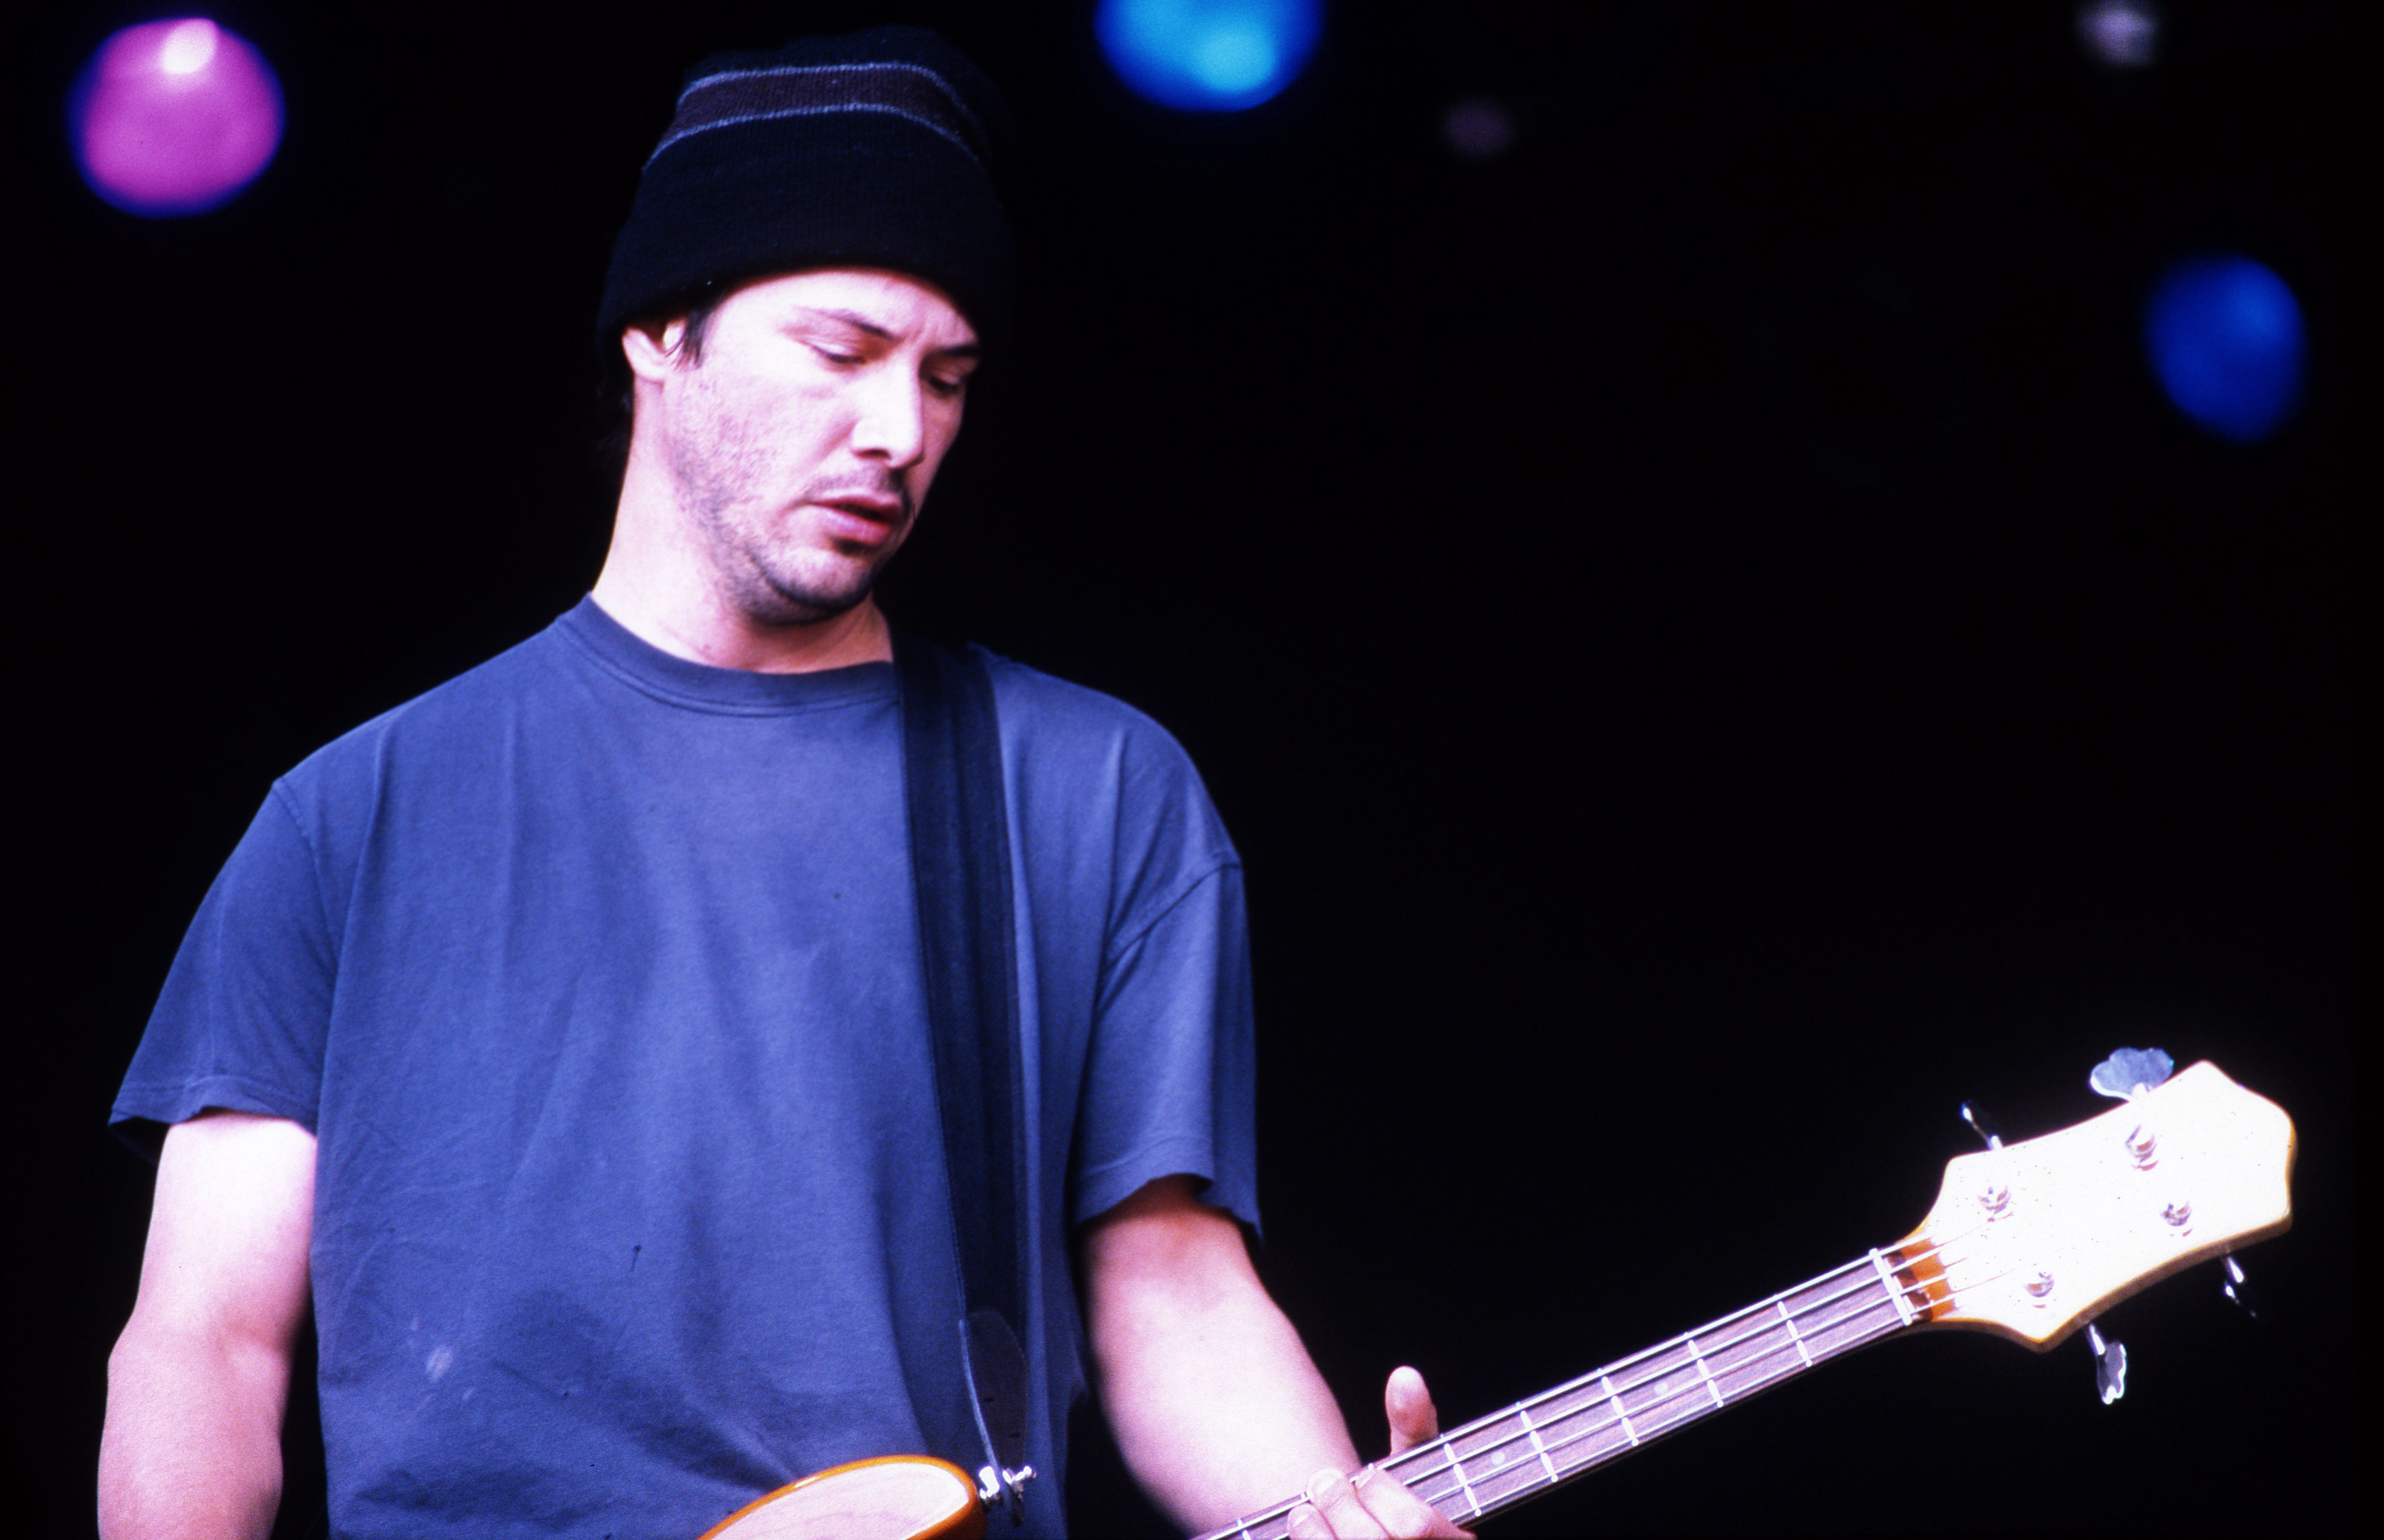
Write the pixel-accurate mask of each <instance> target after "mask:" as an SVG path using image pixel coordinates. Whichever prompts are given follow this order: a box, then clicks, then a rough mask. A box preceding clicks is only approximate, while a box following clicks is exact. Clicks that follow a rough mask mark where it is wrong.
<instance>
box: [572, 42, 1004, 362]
mask: <svg viewBox="0 0 2384 1540" xmlns="http://www.w3.org/2000/svg"><path fill="white" fill-rule="evenodd" d="M1008 132H1009V121H1008V113H1007V109H1006V108H1005V107H1004V106H1003V103H1002V100H1001V93H1000V91H999V90H998V89H997V88H996V87H995V85H994V83H993V82H992V81H990V80H988V79H987V78H986V76H985V74H984V72H983V71H981V70H979V69H978V68H976V67H975V65H973V64H971V63H970V62H969V61H968V59H967V58H966V57H964V56H962V54H961V52H960V50H958V49H956V48H954V47H953V46H952V45H951V44H950V43H947V42H945V41H944V40H943V38H941V37H940V36H938V35H937V34H936V33H934V32H931V31H926V30H925V29H924V28H918V27H880V28H876V29H875V30H873V31H865V32H855V33H853V34H851V36H847V37H813V38H800V39H798V40H796V41H795V42H793V43H788V45H787V46H785V47H784V48H780V49H778V50H776V51H775V52H771V53H734V54H717V55H714V56H713V57H711V58H708V59H706V60H704V61H703V63H702V64H700V65H698V66H697V67H696V68H694V69H692V70H690V71H689V72H688V76H687V83H686V85H685V87H684V88H683V89H682V90H681V91H680V93H679V98H678V110H677V113H676V115H674V117H673V118H672V119H671V125H670V128H669V130H667V131H666V132H664V135H663V139H662V143H660V144H658V145H656V146H655V147H654V153H653V155H652V157H651V158H649V159H648V160H647V162H646V168H645V171H644V174H643V175H642V176H641V177H640V178H639V182H638V194H637V198H636V200H635V202H633V203H632V204H631V205H630V207H629V218H628V222H627V224H626V225H624V226H623V227H622V228H621V233H620V235H619V237H618V238H617V239H616V240H615V242H614V243H613V261H612V267H611V268H610V270H609V271H608V272H607V273H606V275H605V280H604V302H603V305H602V309H601V310H600V312H599V313H598V316H597V343H598V348H599V351H600V354H602V355H603V356H605V357H606V358H607V360H608V362H609V361H610V360H612V359H615V358H617V357H618V354H619V351H620V341H619V339H620V335H621V329H622V328H623V327H624V326H627V325H628V324H630V323H631V322H634V321H642V320H648V319H652V318H654V317H660V316H664V315H668V314H669V313H671V312H672V311H673V310H676V309H678V308H680V307H682V306H684V305H686V304H688V303H689V301H691V300H697V299H701V298H703V297H706V296H709V295H714V294H718V293H723V292H726V291H727V290H728V289H730V288H733V287H735V286H736V285H737V284H739V283H740V282H743V281H745V280H747V279H755V278H761V277H764V276H766V275H769V274H773V273H785V272H793V271H797V270H799V269H801V268H805V267H890V268H893V269H895V270H896V271H898V272H903V273H908V274H911V275H912V276H913V277H915V278H922V279H926V280H927V281H928V282H930V283H933V284H935V285H936V286H937V288H939V289H941V290H943V291H944V292H946V293H948V294H950V296H951V297H952V301H953V303H954V304H958V305H959V306H960V308H961V311H962V314H963V315H965V316H967V317H968V318H969V321H970V323H971V324H972V325H974V326H975V328H976V329H977V331H978V333H979V334H980V335H981V336H984V337H985V338H986V340H987V342H988V343H989V344H990V343H991V342H994V341H995V339H996V338H997V337H998V336H999V334H1000V332H1001V331H1002V330H1003V329H1004V328H1005V327H1006V326H1007V324H1008V320H1009V310H1010V300H1011V287H1012V269H1013V266H1014V258H1013V255H1012V243H1011V233H1010V221H1009V219H1008V218H1007V217H1005V216H1004V215H1003V213H1002V209H1001V204H1000V199H999V198H998V197H997V196H996V195H995V191H994V180H993V172H994V166H995V160H996V156H997V154H998V153H999V151H1000V149H1002V148H1003V147H1004V145H1003V143H1002V142H1003V141H1005V140H1006V139H1007V137H1008Z"/></svg>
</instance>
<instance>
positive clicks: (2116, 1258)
mask: <svg viewBox="0 0 2384 1540" xmlns="http://www.w3.org/2000/svg"><path fill="white" fill-rule="evenodd" d="M2292 1169H2293V1124H2292V1120H2291V1119H2290V1118H2288V1117H2287V1116H2286V1115H2285V1112H2284V1110H2283V1109H2282V1108H2280V1107H2278V1105H2277V1104H2276V1103H2275V1102H2273V1101H2270V1100H2268V1099H2266V1098H2265V1097H2260V1096H2255V1095H2254V1094H2253V1093H2252V1092H2250V1091H2247V1090H2245V1089H2244V1088H2243V1087H2241V1086H2238V1085H2237V1084H2235V1082H2233V1081H2232V1080H2229V1079H2228V1078H2227V1076H2226V1075H2225V1074H2221V1073H2220V1072H2219V1070H2218V1067H2217V1066H2216V1065H2215V1064H2210V1063H2206V1062H2205V1063H2200V1064H2196V1065H2194V1066H2193V1067H2192V1068H2191V1069H2187V1070H2183V1071H2180V1072H2179V1074H2176V1075H2175V1076H2174V1077H2172V1078H2171V1079H2169V1080H2168V1081H2167V1083H2166V1084H2163V1085H2161V1086H2158V1087H2154V1089H2151V1090H2147V1091H2142V1092H2141V1093H2140V1094H2139V1095H2137V1096H2136V1097H2134V1098H2133V1099H2131V1100H2129V1101H2128V1102H2126V1103H2125V1104H2123V1105H2121V1106H2119V1107H2116V1108H2114V1109H2112V1110H2111V1111H2110V1112H2105V1113H2103V1114H2102V1115H2101V1116H2100V1117H2094V1118H2089V1119H2087V1120H2086V1121H2085V1122H2084V1123H2081V1124H2075V1125H2074V1126H2071V1127H2068V1128H2065V1129H2062V1130H2061V1131H2060V1132H2059V1133H2055V1134H2047V1135H2045V1136H2043V1137H2042V1138H2035V1139H2029V1140H2026V1141H2024V1142H2022V1143H2018V1144H2008V1145H2005V1146H2004V1147H2003V1148H2001V1149H1988V1150H1981V1151H1980V1152H1979V1153H1978V1154H1975V1155H1960V1156H1956V1158H1955V1159H1954V1160H1953V1161H1951V1162H1949V1163H1948V1164H1947V1165H1946V1167H1945V1185H1944V1186H1943V1189H1942V1190H1941V1191H1940V1192H1939V1194H1938V1198H1937V1203H1936V1206H1935V1207H1934V1208H1932V1209H1931V1210H1930V1211H1929V1217H1928V1218H1927V1219H1926V1220H1924V1221H1922V1222H1921V1224H1920V1228H1919V1229H1918V1230H1916V1231H1914V1232H1913V1233H1912V1235H1911V1236H1908V1237H1907V1238H1906V1239H1905V1240H1904V1241H1903V1242H1901V1243H1900V1244H1899V1245H1898V1246H1897V1247H1896V1248H1894V1251H1893V1252H1892V1253H1891V1255H1892V1256H1893V1257H1894V1258H1895V1259H1896V1260H1897V1261H1899V1263H1900V1264H1901V1265H1899V1266H1898V1267H1897V1272H1898V1273H1900V1274H1901V1275H1902V1276H1903V1277H1904V1278H1905V1279H1906V1280H1908V1281H1909V1282H1910V1284H1911V1285H1912V1286H1911V1291H1910V1294H1909V1295H1908V1298H1911V1300H1912V1301H1913V1303H1914V1304H1915V1305H1916V1306H1918V1304H1919V1302H1920V1300H1921V1299H1922V1298H1924V1297H1925V1298H1926V1299H1927V1302H1928V1303H1927V1307H1926V1309H1925V1310H1922V1311H1921V1312H1920V1315H1921V1319H1920V1322H1919V1323H1921V1324H1927V1325H1937V1326H1962V1327H1968V1328H1971V1329H1974V1330H1979V1331H1988V1332H1993V1333H1996V1334H1998V1335H2003V1336H2007V1337H2010V1338H2011V1339H2012V1340H2014V1341H2016V1342H2023V1343H2026V1344H2028V1345H2029V1346H2030V1347H2035V1348H2039V1349H2043V1348H2046V1347H2051V1346H2053V1345H2054V1344H2055V1343H2056V1342H2058V1341H2060V1340H2061V1339H2062V1338H2063V1337H2065V1336H2067V1335H2069V1334H2070V1333H2071V1332H2073V1331H2075V1330H2076V1329H2077V1328H2078V1327H2079V1326H2080V1324H2081V1323H2084V1322H2087V1321H2090V1320H2092V1319H2093V1317H2095V1316H2096V1315H2098V1314H2100V1313H2101V1312H2102V1311H2103V1310H2105V1309H2107V1308H2108V1307H2109V1306H2111V1305H2113V1304H2115V1303H2117V1301H2119V1300H2121V1299H2124V1298H2127V1297H2128V1296H2129V1295H2130V1294H2133V1293H2135V1292H2136V1291H2137V1290H2138V1289H2141V1288H2145V1287H2148V1286H2149V1285H2153V1284H2154V1283H2157V1282H2158V1281H2160V1280H2161V1279H2163V1278H2166V1277H2167V1276H2168V1275H2169V1274H2170V1273H2175V1272H2177V1271H2179V1269H2181V1268H2186V1267H2191V1266H2192V1265H2193V1264H2194V1263H2196V1262H2199V1261H2206V1260H2207V1259H2209V1258H2212V1257H2215V1256H2217V1255H2219V1254H2221V1253H2223V1252H2226V1251H2230V1250H2232V1249H2234V1248H2237V1247H2240V1246H2245V1245H2249V1244H2250V1243H2252V1242H2253V1241H2257V1240H2265V1239H2266V1238H2267V1237H2268V1236H2274V1235H2278V1234H2281V1233H2282V1232H2283V1231H2284V1230H2285V1229H2286V1228H2287V1227H2288V1226H2290V1225H2291V1223H2292V1213H2293V1211H2292V1198H2291V1194H2290V1192H2289V1190H2288V1185H2289V1183H2290V1181H2291V1176H2292Z"/></svg>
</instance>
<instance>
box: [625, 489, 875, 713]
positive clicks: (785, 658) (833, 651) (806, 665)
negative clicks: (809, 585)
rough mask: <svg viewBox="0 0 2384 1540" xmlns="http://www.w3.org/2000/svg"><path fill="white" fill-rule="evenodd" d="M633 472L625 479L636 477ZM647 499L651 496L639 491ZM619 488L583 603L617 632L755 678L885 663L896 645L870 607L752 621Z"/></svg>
mask: <svg viewBox="0 0 2384 1540" xmlns="http://www.w3.org/2000/svg"><path fill="white" fill-rule="evenodd" d="M636 468H637V467H636V466H632V467H631V470H632V475H631V481H632V482H633V483H635V482H636V481H638V480H639V479H640V478H638V477H637V476H636V474H635V472H636ZM635 490H639V491H647V492H648V494H649V495H650V496H651V495H652V489H647V488H638V489H635ZM629 491H630V489H625V491H624V496H623V499H622V507H621V509H620V511H619V513H618V515H616V516H615V522H614V526H613V545H612V549H611V550H610V551H608V552H607V553H605V556H604V570H603V571H602V572H601V573H599V574H598V575H597V578H596V587H595V589H594V590H592V591H591V593H590V598H592V599H594V600H595V601H596V605H597V607H598V608H599V609H601V610H602V611H603V612H604V613H605V614H606V615H610V616H612V617H613V619H615V621H617V622H619V624H620V626H621V628H622V629H624V630H626V631H627V632H628V633H629V634H630V635H631V636H633V637H636V638H637V639H638V640H640V641H642V642H645V643H646V644H648V645H649V646H652V647H656V648H660V649H661V650H662V651H663V652H668V653H669V654H670V655H671V656H673V657H675V658H685V659H687V660H688V661H689V662H690V663H700V664H710V665H711V666H712V667H714V668H742V669H746V670H748V671H750V672H751V673H755V674H811V673H816V672H817V671H819V670H821V669H824V668H847V667H850V666H851V665H852V664H863V663H890V662H892V661H893V658H894V642H893V638H892V636H891V635H890V634H889V633H888V630H887V627H886V617H885V615H882V614H881V613H879V611H878V608H877V602H876V600H875V599H863V601H862V602H860V603H858V604H855V605H854V606H853V607H852V608H851V609H849V610H847V611H845V612H844V613H843V614H842V615H830V616H828V617H827V618H826V620H818V621H813V622H811V623H809V624H806V625H799V626H773V625H770V624H767V623H765V622H763V621H758V620H755V619H754V618H752V617H751V615H746V614H744V613H743V612H742V611H740V610H739V608H738V607H737V606H736V605H734V604H732V603H730V602H728V601H727V599H726V596H724V595H723V594H722V593H721V592H720V591H719V590H718V588H717V586H716V585H715V584H714V583H713V582H712V581H711V580H710V578H709V569H708V567H706V566H705V565H704V564H703V562H702V559H701V557H700V556H699V555H698V553H696V552H694V551H693V550H691V549H689V548H688V546H687V541H686V540H685V537H684V535H683V534H681V533H680V528H681V527H680V525H679V523H678V521H677V520H676V519H670V518H667V517H658V516H655V510H653V509H652V508H650V507H642V506H640V507H632V506H631V505H630V504H631V498H630V496H629Z"/></svg>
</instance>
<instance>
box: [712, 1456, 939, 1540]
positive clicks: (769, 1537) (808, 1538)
mask: <svg viewBox="0 0 2384 1540" xmlns="http://www.w3.org/2000/svg"><path fill="white" fill-rule="evenodd" d="M983 1534H985V1505H984V1504H983V1503H981V1502H979V1501H978V1500H977V1496H976V1484H975V1482H973V1481H971V1480H970V1479H969V1478H968V1473H967V1472H964V1471H962V1469H961V1468H960V1467H959V1466H957V1465H949V1464H946V1463H945V1462H944V1461H942V1460H940V1459H929V1458H928V1457H927V1456H925V1455H888V1456H885V1457H884V1458H882V1459H856V1460H854V1461H853V1462H852V1463H851V1464H850V1465H838V1466H835V1467H833V1468H831V1469H829V1470H826V1471H822V1472H819V1473H818V1474H816V1475H810V1476H805V1477H804V1478H803V1479H802V1480H801V1481H799V1482H794V1483H791V1484H788V1485H785V1486H781V1487H779V1488H778V1489H777V1490H776V1492H765V1493H764V1494H763V1495H762V1496H761V1497H756V1498H754V1499H753V1500H752V1501H751V1502H750V1503H747V1504H746V1505H745V1506H744V1507H743V1508H740V1509H738V1510H737V1511H736V1512H734V1513H732V1514H730V1515H729V1516H728V1517H727V1518H726V1519H723V1520H721V1521H720V1522H718V1523H716V1524H714V1525H713V1526H712V1527H711V1528H710V1529H708V1530H705V1531H704V1532H703V1534H702V1536H701V1537H700V1540H979V1537H980V1536H982V1535H983Z"/></svg>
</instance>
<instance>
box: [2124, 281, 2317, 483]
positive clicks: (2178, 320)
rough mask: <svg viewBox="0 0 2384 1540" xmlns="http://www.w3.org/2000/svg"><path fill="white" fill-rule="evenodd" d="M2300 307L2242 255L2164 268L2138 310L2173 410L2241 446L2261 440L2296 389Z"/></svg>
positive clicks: (2281, 418)
mask: <svg viewBox="0 0 2384 1540" xmlns="http://www.w3.org/2000/svg"><path fill="white" fill-rule="evenodd" d="M2144 346H2145V348H2146V350H2147V351H2148V352H2149V353H2150V354H2152V363H2153V372H2154V374H2156V375H2158V376H2159V377H2160V382H2161V388H2162V389H2163V390H2165V391H2167V392H2168V398H2169V400H2171V401H2173V402H2175V403H2177V408H2178V410H2179V411H2180V412H2183V413H2184V414H2185V415H2186V416H2189V417H2192V419H2193V420H2194V421H2195V422H2198V423H2200V424H2201V425H2202V426H2203V427H2204V428H2208V429H2209V430H2210V431H2211V432H2213V433H2216V434H2217V435H2218V436H2219V437H2220V438H2222V439H2232V440H2234V441H2236V442H2238V443H2253V442H2256V441H2259V440H2261V439H2265V438H2266V437H2267V436H2268V435H2269V434H2271V433H2273V432H2275V431H2276V430H2277V428H2278V427H2279V426H2280V425H2282V424H2283V422H2284V420H2285V418H2286V417H2287V416H2290V415H2291V412H2292V409H2293V404H2294V402H2295V401H2296V400H2297V399H2298V398H2299V396H2300V395H2301V386H2302V353H2303V336H2302V307H2301V305H2300V304H2297V303H2296V302H2295V301H2294V299H2293V292H2292V291H2291V289H2289V288H2287V287H2286V286H2285V280H2284V279H2280V278H2278V276H2277V275H2276V274H2275V273H2273V272H2270V271H2269V270H2268V269H2267V268H2266V267H2262V266H2260V264H2258V263H2256V262H2254V261H2253V260H2252V259H2251V258H2250V257H2248V256H2219V257H2204V258H2201V259H2199V260H2196V261H2192V262H2185V263H2180V264H2179V265H2178V266H2177V267H2172V268H2171V269H2169V271H2168V273H2167V275H2166V276H2165V277H2163V278H2162V279H2161V280H2160V282H2159V283H2158V284H2157V285H2155V286H2154V289H2153V295H2152V303H2151V304H2148V305H2147V306H2146V307H2145V310H2144Z"/></svg>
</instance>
